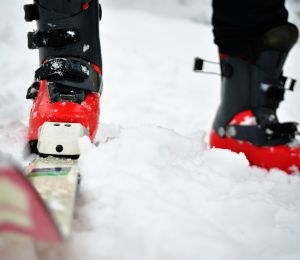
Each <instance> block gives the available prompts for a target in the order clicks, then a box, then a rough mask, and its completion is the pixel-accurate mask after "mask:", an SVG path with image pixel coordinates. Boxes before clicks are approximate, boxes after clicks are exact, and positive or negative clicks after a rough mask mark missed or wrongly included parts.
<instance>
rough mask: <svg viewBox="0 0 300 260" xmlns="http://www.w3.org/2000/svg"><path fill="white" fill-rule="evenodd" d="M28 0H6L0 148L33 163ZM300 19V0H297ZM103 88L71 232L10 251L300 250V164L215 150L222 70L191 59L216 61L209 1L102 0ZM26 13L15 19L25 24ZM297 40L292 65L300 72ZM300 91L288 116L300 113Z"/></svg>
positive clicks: (45, 257) (33, 61) (157, 254)
mask: <svg viewBox="0 0 300 260" xmlns="http://www.w3.org/2000/svg"><path fill="white" fill-rule="evenodd" d="M24 3H27V2H25V1H20V0H18V1H17V0H12V1H9V2H8V1H6V2H1V8H0V14H1V17H2V22H1V23H0V39H1V40H0V57H1V59H0V68H1V70H0V85H1V93H0V101H1V102H0V144H1V146H0V150H1V151H5V152H7V153H9V154H12V155H14V157H15V159H16V160H18V161H19V163H21V164H24V160H23V156H22V154H23V146H24V145H25V136H26V130H27V126H28V114H29V113H28V112H29V110H30V106H31V103H30V101H26V100H25V95H26V91H27V87H28V86H29V85H30V84H31V82H32V78H33V75H34V70H35V69H36V68H37V66H38V53H37V51H30V50H27V49H26V46H27V43H26V33H27V31H31V30H33V29H34V28H35V25H34V23H27V24H25V22H24V21H23V14H22V4H24ZM288 4H289V6H290V10H291V14H290V17H291V19H292V21H294V22H296V23H297V24H298V25H300V19H299V17H298V16H297V13H299V10H300V9H299V1H295V0H294V1H292V0H290V1H289V2H288ZM102 6H103V19H102V22H101V28H100V30H101V42H102V53H103V61H104V92H103V97H102V100H101V102H102V104H101V127H100V129H99V132H98V136H97V138H96V146H94V145H92V144H90V143H89V141H88V140H87V139H86V138H83V139H82V140H81V142H80V146H81V150H82V153H83V156H82V157H81V159H80V168H81V171H82V178H83V179H82V183H81V186H80V192H79V197H78V202H77V209H76V214H75V220H74V232H73V236H72V239H71V240H70V241H68V242H66V243H65V244H63V245H44V244H33V243H32V242H22V241H5V240H3V239H1V238H0V259H1V260H14V259H20V258H22V259H23V260H26V259H30V260H36V259H42V260H52V259H64V260H69V259H70V260H71V259H72V260H77V259H78V260H79V259H89V260H96V259H97V260H98V259H110V260H119V259H122V260H127V259H128V260H140V259H145V260H152V259H153V260H154V259H155V260H160V259H162V260H169V259H170V260H171V259H172V260H177V259H178V260H179V259H180V260H195V259H208V260H222V259H224V260H225V259H232V260H240V259H246V260H247V259H249V260H250V259H251V260H252V259H256V260H269V259H273V260H283V259H284V260H299V259H300V247H299V243H300V225H299V221H300V176H299V175H292V176H288V175H286V174H284V173H282V172H281V171H279V170H276V169H274V170H272V171H271V172H267V171H265V170H263V169H259V168H255V167H249V165H248V162H247V160H246V158H245V157H244V156H243V155H242V154H233V153H231V152H229V151H224V150H208V149H207V147H206V146H207V145H206V140H207V133H208V132H209V129H210V126H211V123H212V119H213V116H214V113H215V111H216V108H217V105H218V102H219V100H218V99H219V96H220V94H219V91H220V88H219V78H218V77H215V76H211V75H202V74H197V73H194V72H193V71H192V68H193V59H194V57H195V56H199V57H203V58H205V59H207V60H214V61H217V48H216V47H215V46H214V45H213V37H212V33H211V27H210V25H209V20H210V15H211V9H210V1H209V0H205V1H199V0H197V1H196V0H181V1H179V0H177V1H175V0H165V1H158V0H152V1H146V0H144V1H141V0H139V1H138V0H122V1H121V0H104V1H102ZM16 25H17V26H16ZM299 58H300V44H299V43H297V45H296V46H295V48H294V49H293V51H292V52H291V54H290V56H289V59H288V62H287V64H286V73H287V74H288V75H290V76H291V77H294V78H300V77H299V76H300V75H299V70H298V66H297V64H298V61H299ZM299 97H300V92H299V89H297V87H296V90H295V92H293V93H287V95H286V100H285V102H284V103H283V104H282V105H281V109H280V113H279V118H280V119H281V120H283V121H284V120H292V121H295V120H296V121H300V116H299V111H300V102H299Z"/></svg>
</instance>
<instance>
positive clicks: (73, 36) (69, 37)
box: [27, 29, 79, 49]
mask: <svg viewBox="0 0 300 260" xmlns="http://www.w3.org/2000/svg"><path fill="white" fill-rule="evenodd" d="M27 38H28V48H29V49H38V48H41V47H52V48H58V47H63V46H65V45H69V44H74V43H77V42H79V32H78V30H76V29H50V30H48V31H47V32H40V31H36V32H29V33H28V35H27Z"/></svg>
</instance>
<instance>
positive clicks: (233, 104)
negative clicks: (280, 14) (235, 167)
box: [209, 24, 300, 173]
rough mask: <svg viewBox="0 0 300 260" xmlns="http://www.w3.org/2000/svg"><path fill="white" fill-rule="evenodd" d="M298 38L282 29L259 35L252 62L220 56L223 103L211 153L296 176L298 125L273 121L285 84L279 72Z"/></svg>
mask: <svg viewBox="0 0 300 260" xmlns="http://www.w3.org/2000/svg"><path fill="white" fill-rule="evenodd" d="M297 38H298V30H297V28H296V27H295V26H294V25H292V24H287V25H283V26H279V27H276V28H274V29H272V30H270V31H268V32H266V33H265V34H264V36H263V37H262V39H260V41H259V43H258V45H257V46H258V47H257V57H256V59H255V61H253V62H249V61H246V60H243V59H241V58H237V57H231V56H226V55H222V57H221V70H222V97H221V104H220V106H219V109H218V111H217V115H216V118H215V120H214V123H213V129H212V131H211V133H210V140H209V145H210V147H215V148H221V149H229V150H231V151H233V152H236V153H244V154H245V155H246V157H247V159H248V160H249V162H250V164H251V165H256V166H259V167H262V168H265V169H268V170H269V169H271V168H278V169H281V170H283V171H285V172H287V173H294V172H299V171H300V144H298V142H297V141H296V140H295V135H296V134H297V124H296V123H294V122H289V123H279V121H278V118H277V115H276V110H277V108H278V106H279V103H280V102H281V101H282V100H283V97H284V91H285V85H286V83H287V78H286V77H284V76H283V73H282V72H283V71H282V68H283V65H284V62H285V60H286V57H287V55H288V52H289V51H290V49H291V48H292V46H293V45H294V44H295V42H296V41H297ZM294 83H295V82H294V81H292V83H291V84H290V87H289V89H292V88H293V86H294Z"/></svg>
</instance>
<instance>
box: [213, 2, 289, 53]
mask: <svg viewBox="0 0 300 260" xmlns="http://www.w3.org/2000/svg"><path fill="white" fill-rule="evenodd" d="M212 5H213V17H212V23H213V32H214V37H215V43H216V44H217V45H218V47H219V50H220V52H221V53H225V54H229V55H235V56H236V55H237V56H243V57H250V58H251V57H252V56H253V55H254V53H253V52H254V45H255V41H256V40H257V39H258V38H259V37H260V36H261V35H262V34H263V33H264V32H266V31H267V30H269V29H271V28H273V27H276V26H278V25H282V24H286V23H287V18H288V12H287V10H286V9H285V6H284V0H213V1H212Z"/></svg>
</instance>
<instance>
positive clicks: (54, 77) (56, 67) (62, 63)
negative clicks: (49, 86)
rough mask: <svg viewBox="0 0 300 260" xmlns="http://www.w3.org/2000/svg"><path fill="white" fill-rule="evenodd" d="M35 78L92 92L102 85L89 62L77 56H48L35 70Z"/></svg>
mask: <svg viewBox="0 0 300 260" xmlns="http://www.w3.org/2000/svg"><path fill="white" fill-rule="evenodd" d="M35 80H36V81H39V80H48V81H55V82H57V83H59V84H61V85H65V86H70V87H74V88H79V89H84V90H89V91H93V92H101V87H102V78H101V77H100V75H99V74H98V73H97V72H96V71H95V70H94V69H93V67H92V65H91V63H89V62H86V61H84V60H81V59H77V58H49V59H48V60H47V61H46V62H45V63H44V64H43V65H42V66H41V67H40V68H39V69H37V70H36V72H35Z"/></svg>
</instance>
